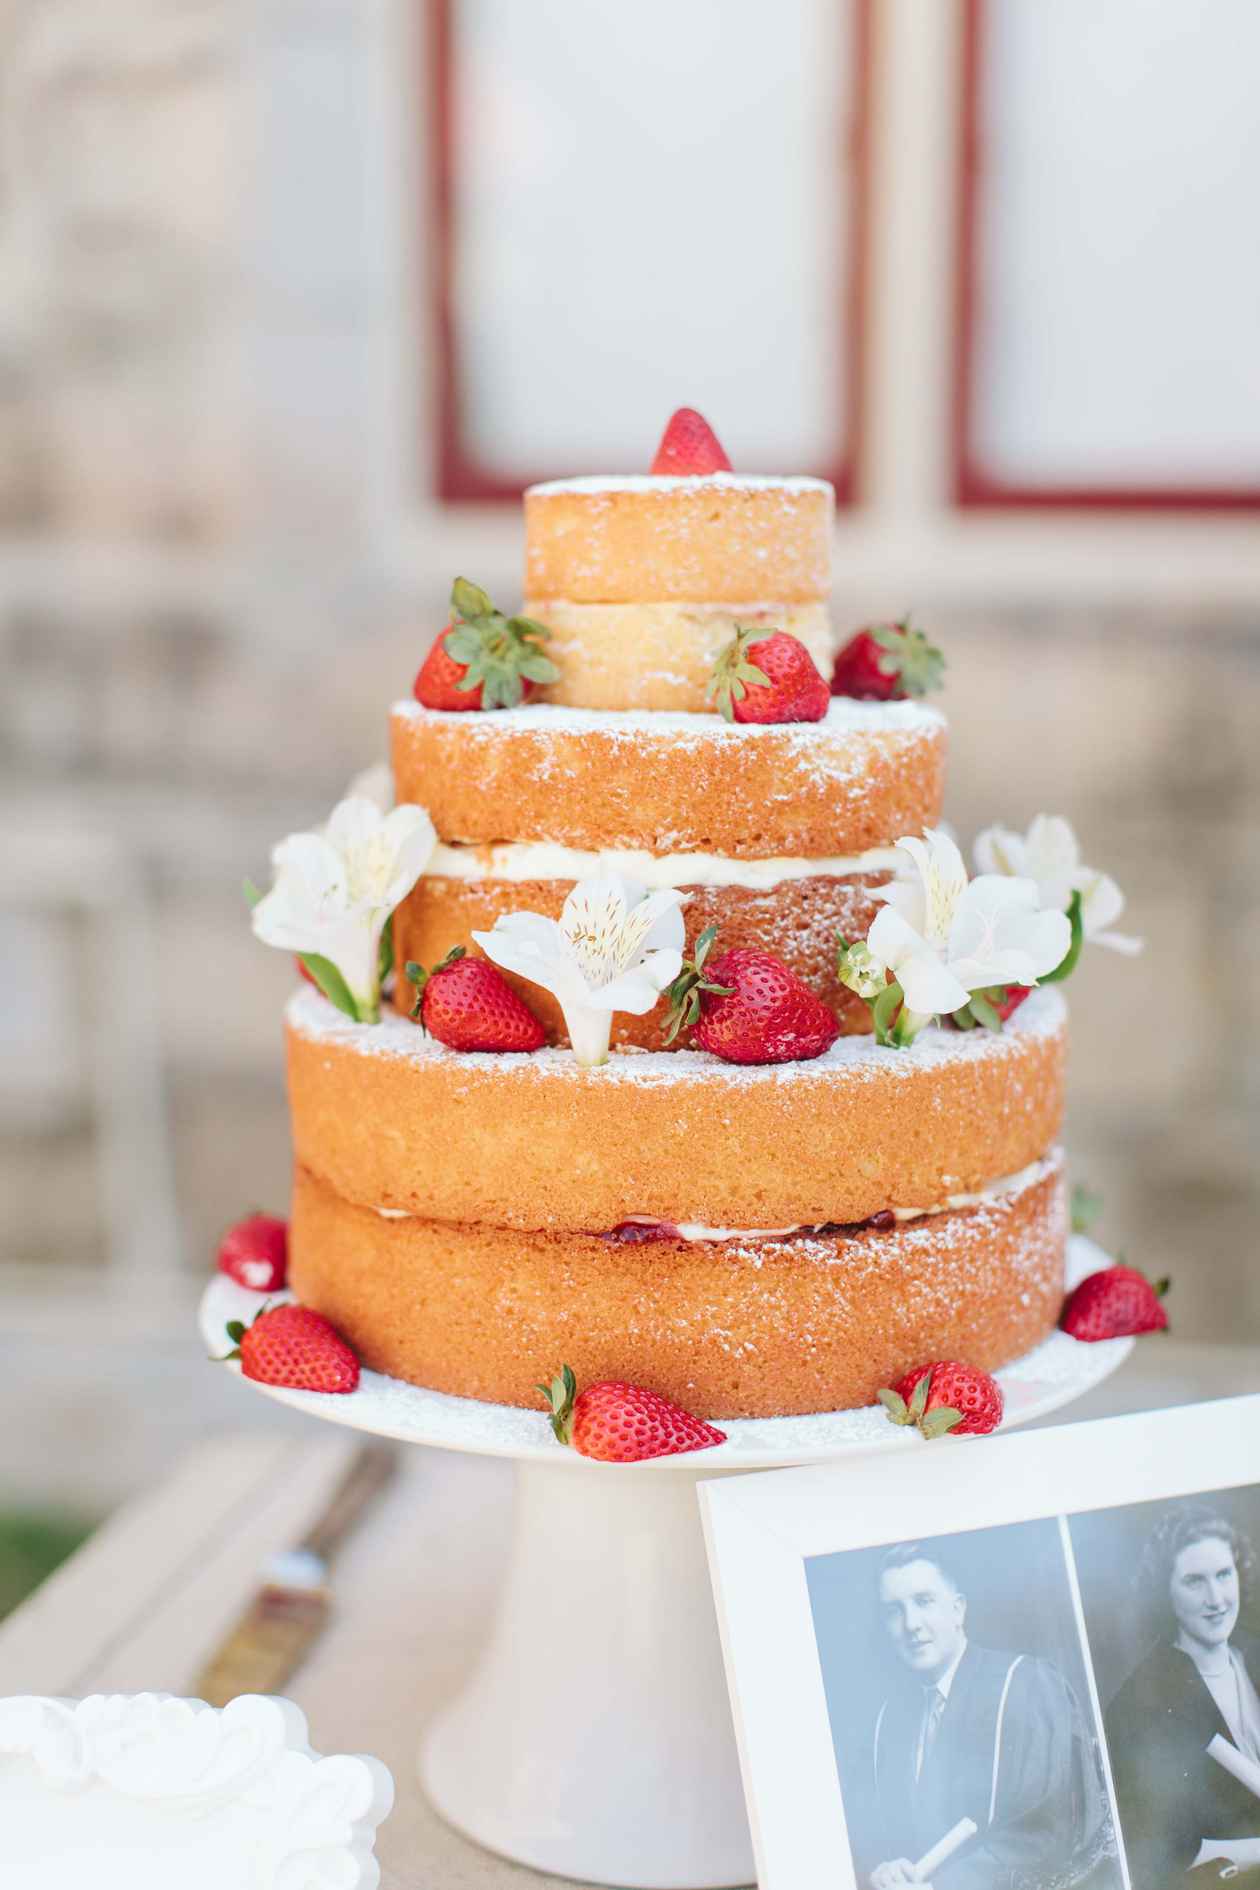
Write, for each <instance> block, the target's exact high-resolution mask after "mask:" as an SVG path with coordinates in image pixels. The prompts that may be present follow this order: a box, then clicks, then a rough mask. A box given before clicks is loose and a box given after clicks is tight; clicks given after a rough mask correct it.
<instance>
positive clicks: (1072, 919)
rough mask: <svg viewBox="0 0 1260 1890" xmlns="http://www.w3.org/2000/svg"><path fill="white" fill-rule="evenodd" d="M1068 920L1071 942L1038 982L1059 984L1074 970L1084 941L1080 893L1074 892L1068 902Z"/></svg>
mask: <svg viewBox="0 0 1260 1890" xmlns="http://www.w3.org/2000/svg"><path fill="white" fill-rule="evenodd" d="M1067 915H1068V921H1069V923H1070V925H1071V927H1072V942H1071V944H1070V945H1069V946H1068V948H1067V950H1066V951H1065V952H1064V954H1063V956H1062V958H1061V959H1060V960H1059V962H1058V964H1057V965H1056V966H1055V968H1054V970H1053V971H1047V972H1046V973H1045V975H1044V976H1043V977H1042V978H1040V979H1039V980H1038V982H1039V983H1040V984H1061V983H1062V982H1063V980H1064V978H1068V977H1070V976H1071V975H1072V973H1073V972H1074V971H1075V970H1076V961H1077V959H1078V958H1079V957H1080V955H1081V946H1082V945H1083V944H1084V942H1085V921H1084V920H1083V919H1082V917H1081V895H1080V894H1079V892H1074V893H1073V894H1072V898H1071V900H1070V902H1069V904H1068V911H1067Z"/></svg>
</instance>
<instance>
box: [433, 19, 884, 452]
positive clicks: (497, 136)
mask: <svg viewBox="0 0 1260 1890" xmlns="http://www.w3.org/2000/svg"><path fill="white" fill-rule="evenodd" d="M452 5H453V14H452V30H451V40H450V45H451V66H452V71H451V74H450V83H451V87H452V90H451V92H450V94H449V97H450V104H451V112H452V127H451V137H452V141H453V142H452V152H451V156H452V159H453V162H452V164H451V181H450V190H451V212H452V216H451V222H452V241H453V253H452V256H451V259H450V261H451V276H450V294H451V301H452V313H453V316H454V322H453V327H454V334H455V349H456V357H457V376H458V380H457V386H456V389H455V400H456V407H457V412H458V416H459V428H458V431H459V441H458V446H459V452H460V456H461V457H462V458H463V459H464V460H465V461H466V462H471V464H472V465H473V466H474V467H475V468H477V469H478V470H479V471H480V472H482V473H483V474H484V475H487V476H489V477H490V478H492V479H493V478H497V479H498V480H500V481H501V482H504V483H511V482H513V481H516V482H519V481H520V480H523V479H525V478H529V477H537V476H539V475H545V474H547V473H557V472H564V471H581V470H598V469H601V468H603V469H606V468H609V467H617V468H620V467H629V468H637V467H640V466H644V465H646V463H647V461H648V459H649V457H650V455H651V452H652V450H653V448H654V446H655V443H656V435H657V432H658V430H659V428H660V426H661V425H662V424H663V422H664V419H665V417H666V415H667V414H668V412H669V410H670V409H671V408H672V407H674V406H677V405H681V404H689V405H694V406H698V407H700V408H702V409H703V410H705V411H706V412H708V413H709V415H710V417H711V418H712V419H713V421H714V424H715V425H716V426H717V427H718V428H719V430H720V432H721V433H722V435H723V437H724V439H725V441H726V444H727V446H728V449H729V450H730V452H731V454H732V457H733V458H734V459H735V460H736V461H737V463H738V464H739V465H740V466H741V467H744V468H747V469H750V470H755V469H757V468H771V467H773V468H778V469H785V470H788V469H790V470H796V469H798V468H801V467H802V466H805V467H807V468H809V469H815V468H817V469H823V470H831V469H834V468H835V467H836V466H837V464H838V463H839V462H840V461H842V460H843V459H844V458H845V455H846V432H847V426H846V409H847V401H848V395H847V389H846V387H845V384H844V383H845V372H844V361H845V358H846V339H845V333H844V327H845V322H844V311H845V285H846V280H847V272H848V235H849V227H850V223H851V214H850V208H849V205H848V201H847V199H848V195H849V191H848V185H847V179H846V169H847V166H846V161H845V154H846V151H847V149H848V144H847V137H848V132H849V130H850V113H851V110H852V95H851V88H852V79H853V65H854V58H853V46H854V38H855V32H854V17H853V13H852V10H851V9H850V8H849V7H847V6H845V5H843V4H839V3H838V0H777V4H776V5H775V6H773V7H770V6H766V7H739V8H735V7H732V6H730V4H729V0H726V3H724V0H687V3H686V4H685V5H679V4H678V0H635V4H634V5H633V6H626V5H625V3H624V0H581V4H578V0H544V3H536V4H531V5H530V6H522V5H520V4H519V0H452Z"/></svg>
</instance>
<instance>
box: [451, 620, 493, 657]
mask: <svg viewBox="0 0 1260 1890" xmlns="http://www.w3.org/2000/svg"><path fill="white" fill-rule="evenodd" d="M444 648H445V650H446V654H447V655H448V656H449V657H452V658H453V659H454V661H455V662H457V663H474V662H476V661H477V660H478V658H479V657H481V655H482V654H483V653H484V650H485V644H484V643H483V641H482V639H481V637H480V636H479V635H478V633H477V631H476V630H474V629H472V628H471V626H470V625H468V624H459V625H457V627H456V628H455V629H454V630H448V631H447V633H446V643H445V645H444Z"/></svg>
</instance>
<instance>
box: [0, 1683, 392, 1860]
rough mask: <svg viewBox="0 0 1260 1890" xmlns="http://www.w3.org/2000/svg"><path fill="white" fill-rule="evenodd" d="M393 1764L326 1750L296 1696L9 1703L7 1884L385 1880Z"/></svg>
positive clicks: (0, 1761)
mask: <svg viewBox="0 0 1260 1890" xmlns="http://www.w3.org/2000/svg"><path fill="white" fill-rule="evenodd" d="M393 1801H394V1782H393V1779H392V1778H391V1776H390V1774H389V1772H388V1770H387V1769H386V1767H385V1766H384V1765H382V1764H381V1762H380V1760H379V1759H373V1758H369V1757H366V1756H350V1755H348V1754H341V1755H339V1756H337V1757H332V1758H321V1757H320V1755H319V1754H318V1753H316V1752H312V1750H311V1748H310V1746H309V1745H308V1743H307V1736H306V1720H305V1718H304V1717H303V1715H302V1713H301V1712H300V1711H299V1709H298V1708H297V1707H296V1706H294V1705H293V1703H292V1701H290V1700H282V1699H264V1698H262V1697H261V1696H259V1695H255V1694H243V1695H241V1697H240V1698H239V1699H235V1700H233V1701H232V1702H231V1703H230V1705H228V1706H225V1707H224V1708H223V1709H222V1710H220V1709H219V1708H217V1707H213V1706H207V1705H205V1703H204V1702H203V1701H201V1700H180V1699H175V1698H174V1697H172V1696H171V1695H169V1694H163V1693H138V1694H96V1695H94V1696H93V1697H92V1698H90V1699H86V1700H77V1701H76V1700H52V1699H41V1698H39V1697H37V1696H35V1695H19V1696H16V1697H13V1698H10V1699H0V1831H3V1834H4V1838H3V1854H4V1867H3V1872H2V1873H0V1874H2V1875H3V1878H4V1881H5V1882H6V1883H12V1884H14V1885H15V1886H16V1885H18V1884H22V1885H30V1886H32V1890H34V1886H35V1885H38V1886H39V1890H83V1886H84V1885H85V1884H91V1885H92V1886H93V1890H171V1886H172V1885H173V1884H176V1883H178V1885H179V1890H229V1887H230V1890H376V1885H377V1884H379V1882H380V1867H379V1865H378V1864H377V1862H376V1859H375V1857H374V1855H373V1850H374V1847H375V1843H376V1828H377V1826H378V1825H379V1824H380V1823H381V1821H382V1820H383V1819H384V1818H385V1817H387V1816H388V1814H389V1811H390V1808H391V1806H392V1804H393Z"/></svg>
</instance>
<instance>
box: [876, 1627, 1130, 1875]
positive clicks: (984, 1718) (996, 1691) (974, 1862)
mask: <svg viewBox="0 0 1260 1890" xmlns="http://www.w3.org/2000/svg"><path fill="white" fill-rule="evenodd" d="M923 1702H924V1693H923V1688H922V1686H921V1685H920V1684H919V1683H918V1682H917V1681H915V1680H914V1679H912V1678H911V1677H910V1676H907V1677H906V1683H905V1684H904V1685H902V1686H899V1687H898V1688H897V1689H896V1690H895V1691H894V1692H893V1693H891V1694H890V1695H889V1697H888V1699H887V1700H886V1701H885V1703H884V1705H883V1707H882V1709H881V1711H880V1714H879V1718H878V1721H877V1726H876V1733H875V1740H874V1751H873V1761H874V1775H875V1777H874V1784H875V1808H876V1818H875V1832H874V1836H873V1843H872V1844H871V1845H870V1846H869V1847H868V1848H867V1853H866V1855H864V1856H863V1857H861V1858H860V1859H859V1861H860V1863H861V1865H862V1867H863V1868H864V1869H865V1870H866V1871H868V1872H869V1871H870V1870H872V1869H873V1868H874V1867H875V1865H876V1864H878V1863H884V1862H887V1861H889V1860H890V1859H892V1858H896V1857H905V1858H908V1859H909V1860H910V1861H911V1862H912V1863H914V1862H915V1861H917V1859H918V1858H919V1857H921V1856H922V1855H923V1854H924V1853H925V1852H926V1851H928V1850H930V1849H931V1847H932V1846H933V1845H934V1844H936V1843H937V1842H938V1840H939V1839H940V1838H942V1837H943V1836H944V1835H945V1833H946V1832H947V1831H949V1830H952V1828H953V1827H954V1825H956V1824H957V1823H958V1821H959V1820H960V1819H961V1818H964V1817H967V1818H971V1819H972V1820H973V1822H974V1823H975V1824H976V1826H977V1834H976V1836H975V1837H974V1838H972V1839H970V1840H969V1841H968V1842H967V1843H966V1844H965V1845H964V1846H963V1847H962V1848H961V1849H960V1850H959V1851H957V1852H956V1853H955V1855H954V1856H953V1857H952V1858H951V1859H950V1860H949V1862H948V1863H946V1864H944V1865H942V1867H941V1868H940V1869H939V1870H938V1871H937V1872H936V1873H935V1875H934V1876H933V1879H932V1882H933V1890H1034V1887H1035V1886H1037V1885H1039V1884H1042V1883H1049V1882H1050V1881H1051V1880H1053V1881H1054V1882H1055V1883H1056V1884H1060V1885H1061V1884H1063V1883H1065V1882H1066V1883H1071V1882H1073V1881H1079V1880H1080V1879H1083V1878H1084V1877H1085V1876H1086V1875H1087V1874H1088V1872H1089V1870H1090V1868H1091V1867H1092V1866H1093V1864H1094V1863H1096V1862H1097V1860H1098V1858H1099V1857H1100V1856H1102V1855H1104V1854H1105V1853H1106V1852H1107V1850H1108V1849H1109V1847H1110V1845H1111V1833H1110V1827H1109V1820H1108V1815H1107V1808H1106V1799H1105V1795H1104V1791H1103V1786H1102V1777H1101V1771H1100V1764H1099V1759H1098V1754H1097V1749H1096V1747H1095V1745H1094V1742H1093V1741H1092V1739H1090V1738H1089V1736H1088V1734H1087V1733H1086V1730H1085V1727H1084V1725H1083V1722H1082V1718H1081V1714H1080V1712H1079V1709H1078V1707H1077V1704H1076V1700H1075V1698H1074V1696H1073V1694H1072V1691H1071V1688H1070V1687H1069V1686H1068V1685H1067V1683H1066V1681H1065V1680H1064V1679H1063V1678H1062V1676H1061V1675H1060V1673H1059V1672H1058V1670H1057V1669H1056V1668H1055V1667H1053V1666H1051V1665H1050V1663H1049V1662H1048V1661H1044V1660H1040V1659H1038V1658H1036V1657H1035V1656H1033V1655H1031V1654H1010V1653H1000V1652H998V1651H997V1650H995V1649H993V1648H988V1647H977V1646H976V1645H975V1644H974V1643H969V1644H968V1646H967V1648H966V1651H965V1652H964V1654H963V1657H962V1660H961V1662H960V1663H959V1666H958V1670H957V1672H956V1673H955V1675H954V1680H953V1685H952V1686H951V1688H950V1692H949V1698H948V1700H947V1702H946V1705H945V1709H944V1712H943V1713H942V1715H941V1719H940V1723H939V1726H938V1728H937V1731H936V1736H935V1738H934V1740H933V1741H932V1745H931V1748H930V1750H929V1751H928V1753H927V1754H926V1756H925V1758H924V1761H923V1766H922V1771H921V1773H920V1776H919V1778H918V1779H917V1780H916V1779H915V1776H914V1769H915V1757H916V1753H917V1750H918V1742H919V1735H920V1730H921V1728H922V1724H923ZM876 1850H877V1851H878V1852H879V1855H878V1856H875V1855H874V1854H873V1852H874V1851H876Z"/></svg>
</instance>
